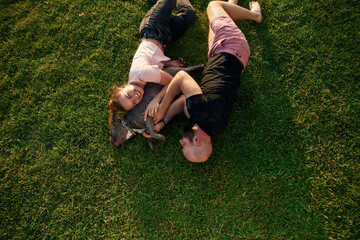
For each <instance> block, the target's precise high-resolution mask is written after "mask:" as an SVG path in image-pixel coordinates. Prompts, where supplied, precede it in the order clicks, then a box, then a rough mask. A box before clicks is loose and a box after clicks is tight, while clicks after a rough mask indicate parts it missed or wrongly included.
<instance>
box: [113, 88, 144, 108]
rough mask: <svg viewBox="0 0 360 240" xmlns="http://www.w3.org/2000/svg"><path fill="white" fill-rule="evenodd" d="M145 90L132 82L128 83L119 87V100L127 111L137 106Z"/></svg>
mask: <svg viewBox="0 0 360 240" xmlns="http://www.w3.org/2000/svg"><path fill="white" fill-rule="evenodd" d="M143 94H144V90H143V89H142V88H141V87H138V86H136V85H132V84H126V85H124V86H122V87H121V88H120V89H119V93H118V95H119V96H118V97H117V99H118V101H119V103H120V105H121V106H122V107H123V108H124V110H125V111H129V110H130V109H132V108H133V107H135V106H136V105H137V104H138V103H139V102H140V101H141V99H142V97H143Z"/></svg>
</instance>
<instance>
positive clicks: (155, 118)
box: [153, 105, 167, 124]
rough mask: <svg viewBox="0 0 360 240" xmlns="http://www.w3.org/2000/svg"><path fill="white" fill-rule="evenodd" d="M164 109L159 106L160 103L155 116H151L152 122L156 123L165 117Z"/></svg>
mask: <svg viewBox="0 0 360 240" xmlns="http://www.w3.org/2000/svg"><path fill="white" fill-rule="evenodd" d="M166 110H167V108H164V107H161V105H160V107H159V108H158V111H157V113H156V114H155V116H153V122H154V123H155V124H158V123H159V122H160V121H161V119H163V118H164V117H165V114H166Z"/></svg>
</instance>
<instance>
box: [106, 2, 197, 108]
mask: <svg viewBox="0 0 360 240" xmlns="http://www.w3.org/2000/svg"><path fill="white" fill-rule="evenodd" d="M175 6H176V8H177V10H178V12H177V14H176V15H175V16H172V10H173V9H174V8H175ZM195 17H196V13H195V9H194V8H193V6H192V5H191V4H190V2H189V0H177V1H176V0H159V1H158V2H157V3H156V4H155V5H154V6H153V7H152V8H151V9H150V11H149V12H148V13H147V14H146V16H145V17H144V19H143V20H142V22H141V24H140V29H139V31H140V36H141V38H142V42H141V44H140V45H139V47H138V49H137V51H136V53H135V55H134V58H133V61H132V64H131V68H130V73H129V81H128V83H127V84H125V85H123V86H121V87H115V88H114V89H113V92H112V96H111V99H110V101H109V104H108V108H109V111H110V114H111V113H115V112H117V111H129V110H130V109H132V108H133V107H134V106H135V105H137V104H138V103H139V102H140V101H141V99H142V96H143V93H144V90H143V89H144V86H145V85H146V83H147V82H156V83H159V84H161V85H167V84H169V83H170V81H171V80H172V76H171V75H170V74H168V73H166V72H164V71H162V70H161V69H163V68H164V67H166V66H170V65H173V66H183V65H185V62H184V61H183V59H181V58H179V59H178V60H174V61H171V60H170V58H168V57H166V56H165V52H167V51H168V49H169V47H170V45H171V44H172V43H173V41H175V40H176V39H177V38H179V37H180V36H181V35H182V34H183V33H184V32H185V31H186V30H187V29H188V28H189V27H190V25H191V23H192V22H193V21H194V20H195ZM165 91H166V87H164V88H163V90H162V91H161V92H160V93H159V94H158V95H157V96H156V97H155V98H154V99H153V100H152V102H151V103H150V104H149V106H148V108H147V110H146V113H147V112H149V113H152V114H151V115H153V114H155V113H156V109H157V107H158V105H159V102H160V101H161V99H162V97H163V96H164V94H165Z"/></svg>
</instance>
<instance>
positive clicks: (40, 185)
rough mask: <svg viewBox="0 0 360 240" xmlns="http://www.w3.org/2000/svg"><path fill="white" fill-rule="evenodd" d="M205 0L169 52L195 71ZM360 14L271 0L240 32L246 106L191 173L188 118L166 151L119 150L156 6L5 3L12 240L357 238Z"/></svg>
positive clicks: (8, 235)
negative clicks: (184, 140)
mask: <svg viewBox="0 0 360 240" xmlns="http://www.w3.org/2000/svg"><path fill="white" fill-rule="evenodd" d="M192 2H193V5H194V7H195V8H196V9H197V11H198V18H197V20H196V22H195V24H194V25H193V26H192V27H191V29H189V31H188V32H187V33H186V34H185V36H184V37H182V38H181V39H180V40H179V41H178V42H176V43H175V44H174V46H173V47H172V49H171V51H170V52H169V56H170V57H172V58H178V57H183V58H184V59H185V60H186V61H187V62H188V64H190V65H193V64H199V63H206V52H207V45H206V37H207V31H208V27H207V25H208V23H207V19H206V5H207V3H208V1H205V0H201V1H200V0H197V1H192ZM239 4H240V5H242V6H246V5H247V3H246V2H245V1H241V0H240V2H239ZM359 4H360V3H359V1H357V0H339V1H332V0H324V1H315V2H314V1H309V0H304V1H294V0H289V1H273V0H263V1H262V2H261V5H262V9H263V16H264V22H263V23H261V24H255V23H253V22H239V23H238V24H239V26H240V28H241V29H242V30H243V32H244V33H245V35H246V36H247V39H248V41H249V45H250V48H251V49H252V55H251V57H250V61H249V64H248V67H247V69H246V71H245V73H244V75H243V76H242V83H241V88H240V89H239V92H238V100H237V102H236V104H235V107H234V109H233V113H232V118H231V121H230V123H229V127H228V129H227V131H226V132H225V134H224V135H222V136H220V137H218V138H217V139H214V148H215V151H214V153H213V155H212V157H211V158H210V160H209V161H208V162H206V163H204V164H192V163H189V162H187V161H186V160H185V159H184V158H183V156H182V153H181V150H180V148H179V144H178V139H179V138H180V136H181V129H182V127H183V125H184V122H185V121H186V119H185V117H182V116H181V117H178V118H177V119H176V120H175V121H173V122H172V123H171V124H169V126H168V127H167V128H166V129H164V130H163V133H164V134H165V136H166V137H167V141H166V142H164V143H162V142H159V141H157V142H156V148H157V149H156V151H155V152H151V151H150V150H149V149H148V147H147V145H146V141H145V139H144V138H142V137H136V138H134V139H132V140H130V141H128V142H127V143H126V144H125V145H124V146H121V147H118V148H116V147H114V146H112V145H111V144H110V143H109V142H108V131H109V127H108V123H107V118H108V113H107V110H106V105H107V102H108V99H109V94H110V91H111V87H112V86H113V85H114V84H121V83H124V82H126V80H127V74H128V70H129V67H130V64H131V59H132V56H133V55H134V53H135V51H136V49H137V46H138V44H139V42H140V39H139V34H138V26H139V24H140V22H141V19H142V17H143V16H144V14H145V13H146V12H147V10H148V9H150V7H151V5H150V4H149V3H146V2H143V1H141V0H131V1H86V0H79V1H68V0H62V1H59V0H54V1H32V0H24V1H21V0H17V1H16V0H12V1H11V0H3V1H1V2H0V5H1V6H0V28H1V37H0V41H1V43H0V45H1V47H0V56H1V58H0V61H1V62H0V63H1V64H0V79H1V82H0V93H1V98H0V121H1V124H0V150H1V152H0V159H1V173H0V174H1V185H0V186H1V187H0V194H1V201H0V209H1V212H0V216H1V220H0V226H1V228H0V237H1V239H48V238H56V239H63V238H72V239H73V238H76V239H78V238H86V239H88V238H89V239H104V238H105V239H131V238H136V239H357V238H360V233H359V229H360V226H359V219H360V209H359V202H360V184H359V182H360V167H359V156H360V146H359V143H360V134H359V128H360V124H359V112H360V107H359V106H360V104H359V103H360V92H359V79H360V76H359V72H360V71H359V69H360V64H359V61H358V56H359V54H360V48H359V46H360V43H359V39H360V34H359V33H360V32H359V29H360V26H359V23H360V21H359V20H360V19H359V12H360V11H359V8H360V5H359ZM198 80H199V79H198Z"/></svg>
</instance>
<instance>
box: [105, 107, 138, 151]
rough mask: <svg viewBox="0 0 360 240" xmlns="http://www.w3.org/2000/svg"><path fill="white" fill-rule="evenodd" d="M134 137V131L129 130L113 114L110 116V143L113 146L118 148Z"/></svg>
mask: <svg viewBox="0 0 360 240" xmlns="http://www.w3.org/2000/svg"><path fill="white" fill-rule="evenodd" d="M134 135H135V133H134V131H133V130H132V129H130V128H129V127H128V126H127V125H126V123H125V122H124V121H123V120H121V119H118V118H117V117H116V114H115V113H114V114H113V115H112V124H111V130H110V142H111V143H112V144H114V145H115V146H120V145H121V144H123V143H124V142H126V141H127V140H128V139H129V138H131V137H132V136H134Z"/></svg>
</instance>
